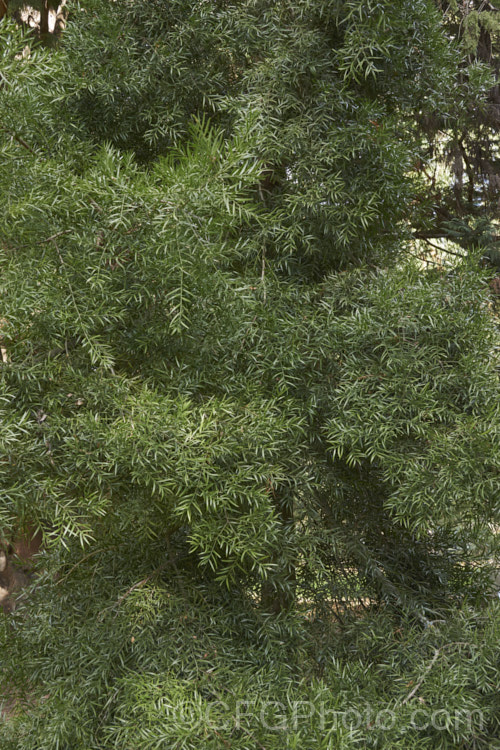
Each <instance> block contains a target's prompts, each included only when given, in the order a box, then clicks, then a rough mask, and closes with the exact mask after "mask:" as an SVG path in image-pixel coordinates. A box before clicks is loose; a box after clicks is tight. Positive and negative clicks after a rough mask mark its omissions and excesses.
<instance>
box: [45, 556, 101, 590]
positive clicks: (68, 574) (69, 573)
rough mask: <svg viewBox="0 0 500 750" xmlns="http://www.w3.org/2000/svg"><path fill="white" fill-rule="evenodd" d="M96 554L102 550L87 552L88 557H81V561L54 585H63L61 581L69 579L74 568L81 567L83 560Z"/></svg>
mask: <svg viewBox="0 0 500 750" xmlns="http://www.w3.org/2000/svg"><path fill="white" fill-rule="evenodd" d="M98 552H102V550H100V549H95V550H94V551H93V552H89V554H88V555H85V557H82V559H81V560H78V562H77V563H75V564H74V565H73V566H72V567H71V568H70V569H69V571H68V572H67V573H66V575H65V576H63V577H62V578H60V579H59V580H58V581H57V583H56V586H59V584H60V583H63V581H65V580H66V579H67V578H69V576H70V575H71V574H72V572H73V571H74V570H75V568H78V566H79V565H81V564H82V562H84V561H85V560H88V558H89V557H92V556H93V555H96V554H97V553H98Z"/></svg>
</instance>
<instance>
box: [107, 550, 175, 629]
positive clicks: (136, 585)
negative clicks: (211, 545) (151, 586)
mask: <svg viewBox="0 0 500 750" xmlns="http://www.w3.org/2000/svg"><path fill="white" fill-rule="evenodd" d="M185 557H188V555H177V557H174V558H173V559H171V560H167V561H166V562H164V563H162V564H161V565H160V566H158V568H155V570H153V572H152V573H150V574H149V575H147V576H146V577H145V578H143V579H142V581H137V583H134V585H133V586H131V587H130V588H129V589H127V590H126V591H125V593H124V594H122V596H120V598H119V599H118V600H117V602H116V606H117V607H119V606H120V604H121V603H122V602H123V601H124V600H125V599H126V598H127V596H129V595H130V594H131V593H132V591H135V590H136V589H139V588H141V586H144V584H145V583H147V582H148V581H150V580H151V579H152V578H154V577H155V576H156V575H158V573H160V572H161V571H162V570H165V568H168V566H169V565H173V566H175V565H176V563H177V562H179V560H182V559H184V558H185ZM117 615H118V612H116V613H115V617H117Z"/></svg>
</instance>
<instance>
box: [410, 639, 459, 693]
mask: <svg viewBox="0 0 500 750" xmlns="http://www.w3.org/2000/svg"><path fill="white" fill-rule="evenodd" d="M447 646H470V643H466V642H465V641H456V642H453V643H445V644H444V646H441V647H440V648H436V649H434V656H433V657H432V659H431V661H430V663H429V664H428V665H427V667H426V668H425V672H424V673H423V675H422V677H421V678H420V680H419V681H418V682H417V684H416V685H415V687H414V688H413V690H412V691H411V692H410V693H408V695H407V696H406V698H405V699H404V701H402V702H401V705H402V706H404V705H405V703H408V701H410V700H411V699H412V698H413V696H414V695H415V693H416V692H417V690H418V689H419V688H420V687H421V686H422V683H423V682H424V680H425V678H426V677H427V675H428V674H429V672H430V670H431V669H432V667H433V666H434V664H435V663H436V661H437V659H438V656H439V654H440V653H441V651H442V650H443V649H445V648H446V647H447Z"/></svg>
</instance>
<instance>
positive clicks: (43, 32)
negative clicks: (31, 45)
mask: <svg viewBox="0 0 500 750" xmlns="http://www.w3.org/2000/svg"><path fill="white" fill-rule="evenodd" d="M49 16H50V6H49V0H42V2H41V5H40V36H42V37H43V36H47V34H48V33H49Z"/></svg>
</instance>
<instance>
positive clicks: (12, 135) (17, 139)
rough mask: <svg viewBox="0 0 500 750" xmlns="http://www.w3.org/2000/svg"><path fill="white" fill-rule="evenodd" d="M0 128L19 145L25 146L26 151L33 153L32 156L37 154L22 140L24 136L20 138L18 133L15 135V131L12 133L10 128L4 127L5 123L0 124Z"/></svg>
mask: <svg viewBox="0 0 500 750" xmlns="http://www.w3.org/2000/svg"><path fill="white" fill-rule="evenodd" d="M0 128H1V129H2V130H3V131H4V132H5V133H7V134H8V135H10V137H11V138H13V139H14V140H15V141H17V143H19V145H20V146H22V147H23V148H25V149H26V151H29V152H30V154H33V156H38V154H37V152H36V151H35V150H34V149H33V148H31V146H30V145H29V143H26V141H25V140H24V138H21V136H20V135H17V133H14V132H13V131H12V130H9V128H6V127H5V125H0Z"/></svg>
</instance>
